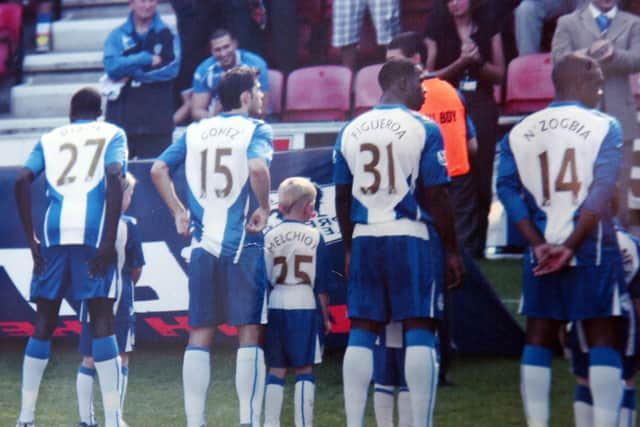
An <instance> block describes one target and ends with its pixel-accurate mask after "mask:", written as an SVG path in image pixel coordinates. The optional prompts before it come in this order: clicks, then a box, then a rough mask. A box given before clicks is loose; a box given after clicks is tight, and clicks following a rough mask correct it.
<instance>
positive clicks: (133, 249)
mask: <svg viewBox="0 0 640 427" xmlns="http://www.w3.org/2000/svg"><path fill="white" fill-rule="evenodd" d="M127 229H128V233H127V245H126V248H125V263H126V264H127V266H128V267H129V268H131V269H134V268H141V267H142V266H143V265H145V260H144V253H143V251H142V239H141V238H140V232H139V230H138V225H137V224H135V222H134V221H127Z"/></svg>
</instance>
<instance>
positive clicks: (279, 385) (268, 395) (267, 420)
mask: <svg viewBox="0 0 640 427" xmlns="http://www.w3.org/2000/svg"><path fill="white" fill-rule="evenodd" d="M283 400H284V379H281V378H278V377H276V376H275V375H269V376H268V377H267V389H266V391H265V395H264V427H280V413H281V412H282V401H283Z"/></svg>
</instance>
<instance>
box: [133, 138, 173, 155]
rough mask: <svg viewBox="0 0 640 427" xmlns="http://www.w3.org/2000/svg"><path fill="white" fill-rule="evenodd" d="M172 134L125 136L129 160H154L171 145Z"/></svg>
mask: <svg viewBox="0 0 640 427" xmlns="http://www.w3.org/2000/svg"><path fill="white" fill-rule="evenodd" d="M172 138H173V134H171V133H169V134H163V133H160V134H137V135H130V134H127V143H128V145H129V158H130V159H133V158H138V159H155V158H156V157H158V156H159V155H160V153H162V152H163V151H164V149H165V148H167V147H168V146H169V145H171V142H172Z"/></svg>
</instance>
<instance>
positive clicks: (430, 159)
mask: <svg viewBox="0 0 640 427" xmlns="http://www.w3.org/2000/svg"><path fill="white" fill-rule="evenodd" d="M424 127H425V131H426V133H427V140H426V142H425V145H424V149H423V150H422V156H421V158H420V182H421V183H422V185H424V186H425V187H433V186H436V185H441V184H447V183H448V182H449V181H450V180H449V175H448V174H447V160H446V157H445V153H444V145H443V142H442V134H441V133H440V128H439V127H438V125H437V124H435V123H434V122H432V121H426V120H425V121H424Z"/></svg>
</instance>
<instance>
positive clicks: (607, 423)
mask: <svg viewBox="0 0 640 427" xmlns="http://www.w3.org/2000/svg"><path fill="white" fill-rule="evenodd" d="M589 384H590V386H591V395H592V396H593V426H594V427H616V426H617V425H618V424H617V421H618V411H619V410H620V404H621V403H622V394H623V383H622V357H621V356H620V353H618V352H617V351H616V350H614V349H613V348H610V347H592V348H590V349H589Z"/></svg>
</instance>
